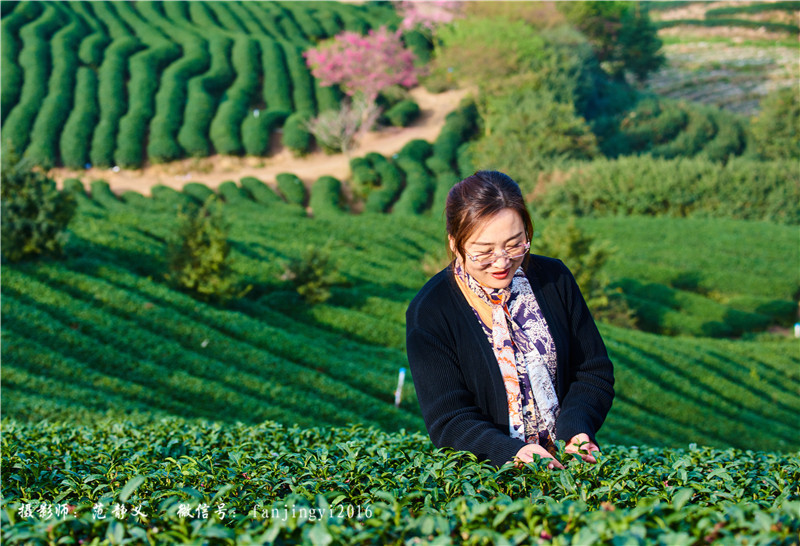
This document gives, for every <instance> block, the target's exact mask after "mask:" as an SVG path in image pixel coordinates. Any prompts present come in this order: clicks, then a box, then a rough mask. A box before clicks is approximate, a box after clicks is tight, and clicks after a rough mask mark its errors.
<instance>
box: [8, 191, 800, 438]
mask: <svg viewBox="0 0 800 546" xmlns="http://www.w3.org/2000/svg"><path fill="white" fill-rule="evenodd" d="M134 201H135V202H136V204H135V205H133V204H126V203H124V202H123V201H118V202H115V201H111V200H109V199H105V200H103V202H104V203H105V206H100V205H98V204H97V202H95V201H90V200H84V201H83V203H82V206H81V212H80V215H79V216H78V217H77V218H76V219H75V220H74V223H73V224H72V230H73V232H74V237H73V239H72V241H71V243H70V245H69V248H68V252H69V255H70V258H69V259H68V260H66V261H65V262H63V263H43V264H28V265H14V266H5V267H4V271H3V273H4V278H3V296H4V297H3V318H4V321H3V336H4V342H3V346H2V358H3V368H4V370H3V371H4V373H3V386H2V389H3V392H2V394H3V409H4V414H5V415H8V416H11V417H18V418H21V419H30V420H36V419H41V418H43V417H50V418H59V417H63V416H65V415H70V416H71V417H70V418H71V419H75V420H77V421H81V420H86V419H89V418H91V417H92V416H96V415H97V414H99V413H103V412H106V411H112V412H115V411H134V412H148V411H150V410H153V411H154V412H155V413H156V414H158V413H164V414H175V415H179V416H182V417H184V418H189V419H192V418H208V419H215V420H219V421H227V422H233V421H236V420H241V421H243V422H247V423H257V422H261V421H263V420H265V419H274V420H277V421H280V422H284V423H289V424H291V423H298V424H300V425H303V426H310V425H315V424H316V425H323V424H331V425H343V424H347V423H352V422H361V423H365V424H369V425H376V426H379V427H381V428H384V429H386V430H398V429H400V428H406V429H409V430H424V427H423V424H422V420H421V417H420V416H419V410H418V407H417V404H416V400H415V397H414V392H413V387H412V386H411V385H410V384H407V385H406V389H405V391H404V402H403V405H402V407H401V408H400V409H399V410H397V409H395V408H394V407H393V405H392V399H393V391H394V388H395V384H396V377H397V370H398V369H399V368H400V367H402V366H405V365H406V361H405V353H404V350H403V349H404V312H405V307H406V306H407V304H408V301H410V299H411V298H412V297H413V295H414V294H415V293H416V291H417V290H418V289H419V287H420V286H421V285H422V284H423V283H424V282H425V280H426V279H427V274H426V273H425V272H423V271H422V265H421V264H422V262H423V261H424V260H425V259H426V257H427V256H434V255H436V254H437V251H438V250H439V247H440V245H441V227H440V224H439V222H438V220H435V219H432V218H402V219H401V218H400V217H397V216H386V215H378V216H371V215H361V216H348V215H342V216H341V217H340V218H332V219H310V218H304V217H302V216H300V215H299V211H298V210H297V209H293V208H291V207H288V206H283V205H279V206H271V207H263V206H260V205H256V204H254V203H247V202H245V203H242V204H237V205H228V206H227V208H226V210H227V212H228V213H229V217H230V219H231V222H232V231H231V238H232V240H233V248H234V251H233V254H234V258H235V260H236V268H237V270H238V271H239V272H240V274H241V275H242V276H243V277H244V278H246V281H247V282H248V283H249V284H252V285H253V287H254V288H253V290H252V291H251V293H250V294H249V296H248V297H247V298H245V299H243V300H242V301H240V302H238V303H235V304H233V305H232V306H231V307H230V308H228V309H219V308H215V307H213V306H209V305H204V304H200V303H197V302H195V301H194V300H193V299H191V298H190V297H188V296H186V295H183V294H180V293H178V292H175V291H172V290H170V289H169V288H167V287H166V286H165V285H164V284H163V283H162V282H161V280H160V279H161V275H162V272H163V267H164V265H163V258H162V255H163V252H164V249H165V246H166V240H167V239H168V237H169V234H170V233H171V232H172V231H173V230H174V227H175V215H174V209H173V208H172V205H171V204H170V203H168V202H159V201H158V200H156V201H149V200H140V199H136V200H133V199H131V202H134ZM684 222H688V223H687V224H684ZM703 222H706V224H707V225H708V226H712V227H713V226H717V228H714V229H711V228H709V229H708V231H707V233H705V234H704V237H703V241H704V243H705V244H706V245H707V246H708V248H711V249H715V248H729V249H732V250H731V252H732V253H733V254H734V255H732V256H730V257H728V258H726V260H717V261H710V262H708V263H702V264H701V263H700V262H697V261H695V262H693V265H696V266H698V270H702V271H703V273H704V275H707V276H706V277H703V282H704V283H710V284H708V287H709V289H711V290H719V291H720V292H722V293H726V294H727V293H729V292H730V291H731V290H733V289H734V288H736V289H737V290H741V291H744V293H745V294H746V295H749V296H753V297H760V296H764V295H765V294H764V293H763V292H760V291H759V289H758V288H757V287H758V285H757V284H754V283H750V284H748V283H743V282H741V279H746V278H747V275H743V274H741V273H740V272H737V270H740V269H741V265H737V264H740V262H739V260H740V258H737V256H736V255H735V254H736V253H737V252H738V253H740V254H739V255H740V256H752V255H753V253H755V254H756V255H759V256H760V255H761V254H763V256H764V259H765V260H767V259H769V257H770V256H771V255H770V252H773V251H769V250H766V249H767V248H768V247H770V245H772V244H773V242H774V241H775V239H776V237H777V238H778V239H780V238H781V237H790V233H791V230H792V228H788V231H786V233H785V234H784V233H783V231H782V230H783V227H779V226H773V225H770V224H764V223H757V222H734V221H730V222H729V221H719V220H708V221H706V220H703V221H695V220H691V221H687V220H685V219H649V218H648V219H641V218H620V219H614V220H612V219H595V220H591V221H590V223H587V226H586V227H590V226H594V227H596V228H597V231H598V232H599V233H602V234H603V235H604V236H607V237H608V238H612V239H613V241H614V242H615V243H617V244H618V246H619V247H620V253H619V256H618V259H617V261H615V262H614V263H613V264H612V267H611V271H612V273H614V274H635V275H638V272H639V271H641V270H642V266H641V262H640V261H641V260H644V261H648V260H649V261H657V262H658V263H659V265H660V267H661V268H662V269H661V270H666V271H683V270H684V269H685V268H686V267H687V263H686V261H685V257H683V254H682V250H683V249H684V248H685V244H684V240H685V236H686V234H687V233H695V232H697V230H698V229H699V227H698V226H701V225H704V224H703ZM720 226H721V227H720ZM684 229H685V231H684ZM615 230H619V233H617V232H616V231H615ZM739 231H742V232H743V233H746V234H747V237H749V238H748V239H747V241H745V242H746V244H736V245H730V241H729V240H728V237H730V236H731V233H734V234H735V233H738V232H739ZM673 232H674V233H673ZM670 233H671V235H667V234H670ZM654 238H658V240H659V241H660V244H659V245H658V246H657V247H653V245H651V244H650V241H652V240H654ZM737 240H740V239H737ZM325 244H327V245H329V246H330V248H331V249H332V251H333V255H334V256H335V257H336V262H337V265H338V268H339V269H340V271H341V272H342V274H343V275H344V277H345V278H346V279H347V284H345V285H342V286H340V287H338V288H336V290H335V291H334V297H333V298H332V299H331V300H329V301H328V302H327V303H325V304H323V305H320V306H317V307H314V308H311V309H308V308H307V307H305V306H304V305H303V304H301V303H300V301H299V300H298V298H297V296H296V295H294V294H293V293H292V292H290V291H287V290H286V287H285V286H284V285H283V284H282V282H281V281H280V279H279V276H280V274H281V273H282V271H283V265H282V264H283V263H285V261H286V260H287V259H288V258H290V257H292V256H298V255H299V254H301V253H302V252H303V251H304V250H305V248H306V247H307V246H308V245H325ZM669 249H672V250H671V251H670V250H669ZM759 253H761V254H759ZM698 254H701V253H700V252H698ZM626 256H627V257H628V258H625V257H626ZM634 257H636V258H635V259H634ZM697 259H699V258H697ZM626 264H630V267H631V270H632V272H630V273H626V270H625V266H626ZM700 265H702V267H700ZM661 270H659V269H657V270H656V273H654V275H656V276H658V274H659V273H658V271H661ZM781 272H782V269H781V268H780V267H779V266H776V267H774V268H772V271H771V272H770V270H769V269H768V268H765V269H764V270H763V272H762V275H764V276H765V277H766V278H768V279H773V277H776V276H777V277H780V276H781ZM644 280H652V281H657V280H658V279H656V278H653V279H649V278H645V279H644ZM769 282H770V283H772V284H771V286H775V287H780V286H784V285H785V286H784V288H782V289H781V290H785V289H786V288H787V287H790V286H791V283H785V282H784V281H782V280H781V279H780V278H779V279H777V280H770V281H769ZM781 283H783V284H781ZM737 293H738V292H737ZM603 333H604V336H605V339H606V341H607V344H608V346H609V350H610V352H611V354H612V358H613V359H614V360H615V363H616V366H617V377H618V383H617V390H618V392H619V395H618V398H617V400H616V402H615V406H614V408H613V409H612V413H611V415H610V417H609V421H608V425H607V426H606V427H605V428H604V429H603V431H602V435H601V439H602V440H603V441H605V442H611V443H626V444H630V443H635V444H639V443H645V444H664V445H682V444H685V443H686V442H697V443H699V444H708V445H714V446H735V447H739V448H750V447H753V446H752V444H753V443H756V444H757V445H758V447H759V448H761V449H781V450H785V449H793V448H797V443H796V440H795V439H794V437H793V435H792V432H791V430H790V429H789V428H788V427H789V426H790V424H791V422H792V416H793V415H796V414H797V412H798V411H800V396H798V393H799V392H800V378H798V373H797V365H798V363H800V359H798V355H797V350H796V349H797V347H796V342H794V341H790V340H788V341H776V342H766V341H751V342H744V341H727V340H712V339H706V338H687V337H676V338H671V337H664V336H656V335H652V334H646V333H642V332H630V331H626V330H621V329H618V328H613V327H606V326H604V327H603ZM65 363H66V364H67V366H66V367H65V365H64V364H65ZM742 385H748V387H747V388H744V387H743V386H742ZM765 400H766V401H769V407H765V403H764V401H765ZM309 407H312V408H313V411H309ZM365 408H369V411H365ZM83 409H85V410H89V413H81V412H82V410H83ZM709 414H713V415H715V417H714V418H713V419H709V417H708V416H709Z"/></svg>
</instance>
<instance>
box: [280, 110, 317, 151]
mask: <svg viewBox="0 0 800 546" xmlns="http://www.w3.org/2000/svg"><path fill="white" fill-rule="evenodd" d="M309 117H310V114H308V113H307V112H295V113H294V114H292V115H291V116H289V117H288V118H287V119H286V124H285V125H284V126H283V137H282V139H281V143H282V144H283V145H284V146H286V147H287V148H289V149H290V150H292V152H294V154H295V155H304V154H306V153H308V151H309V150H310V149H311V133H309V132H308V129H307V128H306V123H307V122H308V119H309Z"/></svg>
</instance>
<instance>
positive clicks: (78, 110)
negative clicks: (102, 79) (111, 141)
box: [59, 66, 99, 169]
mask: <svg viewBox="0 0 800 546" xmlns="http://www.w3.org/2000/svg"><path fill="white" fill-rule="evenodd" d="M98 110H99V105H98V101H97V75H96V74H95V72H94V71H93V70H91V69H89V68H86V67H83V66H82V67H80V68H79V69H78V73H77V83H76V84H75V107H74V108H73V110H72V112H70V114H69V118H68V119H67V122H66V123H65V124H64V130H63V131H62V133H61V140H60V144H59V149H60V150H61V162H62V163H63V164H64V166H65V167H71V168H73V169H79V168H83V167H84V166H85V165H86V164H87V163H89V150H90V144H91V142H92V132H93V130H94V128H95V126H96V125H97V119H98V117H97V112H98Z"/></svg>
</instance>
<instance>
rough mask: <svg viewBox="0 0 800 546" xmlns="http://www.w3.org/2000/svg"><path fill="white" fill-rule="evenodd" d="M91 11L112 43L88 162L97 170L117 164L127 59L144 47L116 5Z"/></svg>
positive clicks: (99, 5) (99, 84)
mask: <svg viewBox="0 0 800 546" xmlns="http://www.w3.org/2000/svg"><path fill="white" fill-rule="evenodd" d="M91 7H92V9H93V10H94V13H95V15H96V16H97V18H98V19H99V21H100V22H101V23H102V24H103V25H105V27H106V28H107V29H108V33H109V36H110V37H111V38H112V40H113V41H112V42H111V45H109V47H108V48H107V49H106V50H105V55H104V58H103V62H102V64H101V65H100V68H99V70H98V73H97V95H98V103H99V105H100V114H99V121H98V123H97V127H95V130H94V134H93V136H92V145H91V150H90V152H89V158H90V161H91V163H92V164H94V165H96V166H98V167H110V166H111V165H113V164H114V150H115V148H116V143H117V130H118V127H119V120H120V119H121V118H122V116H123V115H124V114H125V111H126V110H127V108H128V102H127V96H126V91H125V81H126V80H127V78H128V75H129V70H128V59H129V58H130V56H131V55H133V54H134V53H135V52H136V51H138V50H140V49H141V48H143V47H145V46H144V45H143V44H142V43H141V42H140V41H139V40H138V39H136V38H134V37H133V36H131V34H130V32H129V31H128V29H127V27H126V26H125V25H124V24H123V23H122V22H121V21H120V20H119V18H118V16H117V13H116V9H115V7H114V4H113V3H111V2H95V3H92V4H91Z"/></svg>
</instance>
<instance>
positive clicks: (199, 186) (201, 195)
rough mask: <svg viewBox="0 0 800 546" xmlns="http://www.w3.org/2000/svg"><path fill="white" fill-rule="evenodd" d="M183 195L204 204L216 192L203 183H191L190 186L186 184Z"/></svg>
mask: <svg viewBox="0 0 800 546" xmlns="http://www.w3.org/2000/svg"><path fill="white" fill-rule="evenodd" d="M183 193H185V194H186V195H188V196H190V197H192V198H194V199H195V200H197V201H198V202H200V203H203V202H204V201H205V200H206V199H208V196H209V195H212V194H213V193H214V190H212V189H211V188H209V187H208V186H206V185H205V184H203V183H201V182H189V183H188V184H184V186H183Z"/></svg>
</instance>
